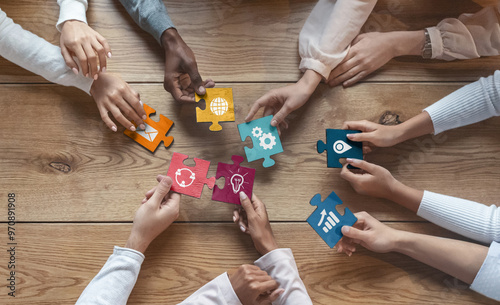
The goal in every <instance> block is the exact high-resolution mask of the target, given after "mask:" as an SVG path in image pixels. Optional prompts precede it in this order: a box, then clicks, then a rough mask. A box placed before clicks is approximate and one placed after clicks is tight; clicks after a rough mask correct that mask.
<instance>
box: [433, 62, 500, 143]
mask: <svg viewBox="0 0 500 305" xmlns="http://www.w3.org/2000/svg"><path fill="white" fill-rule="evenodd" d="M424 111H427V112H428V113H429V115H430V117H431V120H432V124H433V125H434V134H438V133H441V132H443V131H446V130H449V129H453V128H457V127H461V126H465V125H470V124H473V123H477V122H480V121H483V120H486V119H488V118H491V117H493V116H499V115H500V71H495V73H494V74H493V75H491V76H489V77H486V78H484V77H483V78H481V79H479V80H478V81H476V82H474V83H472V84H468V85H467V86H464V87H462V88H460V89H458V90H457V91H455V92H452V93H451V94H449V95H447V96H445V97H444V98H442V99H441V100H439V101H437V102H436V103H434V104H432V105H430V106H429V107H427V108H425V109H424Z"/></svg>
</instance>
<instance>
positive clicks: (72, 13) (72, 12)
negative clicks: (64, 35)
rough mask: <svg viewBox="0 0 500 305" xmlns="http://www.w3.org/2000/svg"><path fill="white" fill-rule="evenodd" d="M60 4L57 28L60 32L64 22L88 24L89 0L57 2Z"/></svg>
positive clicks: (60, 0) (63, 0) (62, 0)
mask: <svg viewBox="0 0 500 305" xmlns="http://www.w3.org/2000/svg"><path fill="white" fill-rule="evenodd" d="M57 4H59V7H60V9H59V20H57V24H56V28H57V30H58V31H59V32H60V31H61V29H62V25H63V23H64V22H66V21H68V20H78V21H81V22H84V23H87V16H85V12H87V8H88V3H87V0H57Z"/></svg>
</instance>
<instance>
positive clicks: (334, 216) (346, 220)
mask: <svg viewBox="0 0 500 305" xmlns="http://www.w3.org/2000/svg"><path fill="white" fill-rule="evenodd" d="M309 204H311V205H312V206H317V208H316V210H314V212H313V213H312V214H311V216H309V218H307V222H308V223H309V225H310V226H311V227H312V228H313V229H314V230H315V231H316V233H318V235H319V236H320V237H321V238H322V239H323V240H324V241H325V242H326V243H327V244H328V246H330V248H333V247H334V246H335V245H336V244H337V243H338V242H339V240H340V239H341V238H342V236H343V234H342V231H341V229H342V226H352V225H354V223H356V221H357V220H358V219H357V218H356V216H354V214H353V213H352V212H351V211H350V210H349V209H348V208H345V209H344V215H340V214H339V212H338V211H337V209H336V207H337V205H341V204H342V200H340V198H339V197H338V196H337V194H335V192H331V194H330V195H329V196H328V197H327V198H326V199H325V200H324V201H321V195H320V194H316V195H314V197H313V198H311V201H310V202H309Z"/></svg>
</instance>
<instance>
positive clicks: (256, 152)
mask: <svg viewBox="0 0 500 305" xmlns="http://www.w3.org/2000/svg"><path fill="white" fill-rule="evenodd" d="M272 117H273V116H272V115H269V116H266V117H263V118H260V119H257V120H253V121H251V122H248V123H243V124H239V125H238V131H239V132H240V137H241V141H245V139H246V138H247V137H250V138H251V139H252V142H253V147H252V148H248V147H245V154H246V155H247V159H248V162H252V161H255V160H257V159H262V158H264V163H263V164H262V165H263V166H264V167H271V166H273V165H274V164H275V163H276V162H274V160H273V159H271V156H272V155H275V154H279V153H282V152H283V147H282V146H281V140H280V136H279V134H278V130H277V129H276V127H273V126H271V119H272Z"/></svg>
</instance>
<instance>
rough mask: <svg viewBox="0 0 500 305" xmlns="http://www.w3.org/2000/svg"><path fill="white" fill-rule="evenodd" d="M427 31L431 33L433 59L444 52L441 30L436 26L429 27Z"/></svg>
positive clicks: (439, 56)
mask: <svg viewBox="0 0 500 305" xmlns="http://www.w3.org/2000/svg"><path fill="white" fill-rule="evenodd" d="M427 32H428V33H429V38H430V39H431V47H432V59H439V58H441V57H442V56H443V53H444V48H443V39H442V38H441V32H440V31H439V30H438V28H437V27H435V26H433V27H430V28H427Z"/></svg>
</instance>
